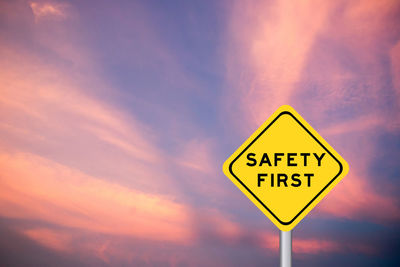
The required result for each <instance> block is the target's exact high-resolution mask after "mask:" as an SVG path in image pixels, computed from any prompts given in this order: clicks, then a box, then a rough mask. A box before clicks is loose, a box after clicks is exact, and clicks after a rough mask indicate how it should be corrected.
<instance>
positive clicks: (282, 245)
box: [279, 231, 292, 267]
mask: <svg viewBox="0 0 400 267" xmlns="http://www.w3.org/2000/svg"><path fill="white" fill-rule="evenodd" d="M279 252H280V256H281V264H280V266H281V267H292V231H288V232H284V231H280V235H279Z"/></svg>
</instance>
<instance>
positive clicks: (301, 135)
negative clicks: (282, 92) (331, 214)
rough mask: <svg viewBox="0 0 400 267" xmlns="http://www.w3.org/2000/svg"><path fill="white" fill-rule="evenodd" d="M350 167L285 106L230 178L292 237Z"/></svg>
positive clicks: (239, 158)
mask: <svg viewBox="0 0 400 267" xmlns="http://www.w3.org/2000/svg"><path fill="white" fill-rule="evenodd" d="M348 169H349V167H348V165H347V163H346V161H345V160H344V159H343V158H342V157H341V156H340V155H339V154H338V153H337V152H336V151H335V150H334V149H333V148H332V147H331V146H330V145H329V144H328V143H327V142H326V141H325V140H324V139H323V138H322V137H321V136H320V135H319V134H318V133H317V132H316V131H315V130H314V129H313V128H312V127H311V126H310V125H309V124H308V123H307V122H306V121H305V120H304V119H303V118H302V117H301V116H300V115H299V114H298V113H297V112H296V111H295V110H294V109H293V108H292V107H290V106H287V105H285V106H281V107H280V108H279V109H278V110H277V111H275V113H274V114H272V116H271V117H270V118H268V120H267V121H266V122H264V123H263V124H262V125H261V126H260V127H259V128H258V129H257V130H256V131H255V132H254V133H253V134H252V135H251V136H250V137H249V138H248V139H247V140H246V141H245V142H244V143H243V144H242V145H241V146H240V147H239V148H238V149H237V150H236V151H235V152H234V153H233V154H232V155H231V156H230V157H229V158H228V159H227V160H226V161H225V163H224V166H223V171H224V173H225V175H226V176H228V177H229V179H231V181H232V182H233V183H234V184H235V185H236V186H237V187H238V188H239V189H240V190H241V191H242V192H243V193H244V194H245V195H246V196H247V197H248V198H249V199H250V200H251V201H252V202H253V203H254V204H255V205H256V206H257V207H258V208H259V209H260V210H261V211H262V212H263V213H264V214H265V215H266V216H267V217H268V218H269V219H270V220H271V221H272V222H273V223H274V224H275V225H276V226H277V227H278V228H279V229H280V230H282V231H290V230H292V229H293V227H295V226H296V225H297V224H298V223H299V222H300V221H301V220H302V219H303V218H304V216H306V215H307V214H308V213H309V212H310V211H311V210H312V209H313V208H314V207H315V205H317V204H318V202H320V201H321V200H322V199H323V198H324V197H325V196H326V194H328V193H329V191H331V190H332V189H333V188H334V187H335V186H336V184H337V183H338V182H339V181H340V180H341V179H342V178H343V177H344V176H345V175H346V174H347V172H348Z"/></svg>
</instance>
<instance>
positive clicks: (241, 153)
mask: <svg viewBox="0 0 400 267" xmlns="http://www.w3.org/2000/svg"><path fill="white" fill-rule="evenodd" d="M285 114H287V115H290V116H291V117H292V118H293V119H294V120H295V121H296V122H297V123H298V124H300V126H301V127H303V129H304V130H305V131H306V132H307V133H308V134H309V135H310V136H311V137H312V138H314V140H315V141H317V143H318V144H319V145H320V146H322V147H323V148H324V149H325V151H326V152H327V153H328V154H329V155H331V157H332V158H334V159H335V160H336V162H337V163H338V164H339V166H340V169H339V173H338V174H336V176H335V177H333V179H332V180H331V181H330V182H329V183H328V184H327V185H326V186H325V187H324V188H322V190H321V191H320V192H319V193H318V194H317V195H316V196H315V197H314V198H313V199H311V201H310V202H308V204H307V205H306V206H305V207H304V208H303V209H302V210H301V211H300V212H299V213H297V215H296V216H294V217H293V219H291V220H290V221H288V222H283V221H281V220H280V219H279V218H278V217H277V216H276V215H275V214H274V213H273V212H272V211H271V210H270V209H269V208H268V207H267V205H266V204H265V203H263V202H262V201H261V200H260V199H259V198H258V197H257V196H256V195H255V194H254V193H253V192H252V191H251V190H250V189H249V188H248V187H247V186H246V185H245V184H244V183H243V182H242V181H241V180H240V179H239V178H238V177H237V176H236V175H235V174H234V173H233V171H232V166H233V164H234V163H235V161H236V160H238V159H239V158H240V156H242V155H243V153H244V152H245V151H246V150H247V149H248V148H249V147H250V146H251V145H253V144H254V142H255V141H257V139H258V138H259V137H260V136H261V135H263V134H264V132H265V131H266V130H268V128H269V127H271V125H272V124H274V123H275V122H276V120H277V119H278V118H279V117H281V116H282V115H285ZM342 171H343V166H342V163H340V161H339V160H338V159H337V158H336V157H335V156H334V155H333V154H332V153H331V152H330V151H329V150H328V149H327V148H326V147H325V146H324V145H323V144H322V143H321V142H320V141H319V140H318V139H317V138H316V137H315V136H314V135H313V134H312V133H311V132H310V131H309V130H308V129H307V128H306V127H305V126H304V125H303V124H302V123H301V122H300V121H299V120H298V119H297V118H296V116H294V115H293V114H292V113H290V112H289V111H283V112H281V113H280V114H279V115H278V116H276V118H275V119H274V120H273V121H272V122H271V123H270V124H268V125H267V127H265V129H264V130H262V131H261V133H260V134H259V135H258V136H257V137H256V138H254V140H253V141H251V142H250V144H248V145H247V147H246V148H245V149H244V150H243V151H242V152H240V154H239V155H238V156H237V157H236V158H235V159H234V160H233V161H232V162H231V164H229V172H230V173H231V174H232V175H233V177H235V179H236V180H237V181H238V182H239V183H240V184H241V185H242V186H243V187H244V188H246V190H247V191H248V192H249V193H250V194H251V195H252V196H253V197H254V198H255V199H256V200H257V201H258V202H259V203H260V204H261V205H262V206H263V207H264V208H265V209H266V210H267V211H268V212H269V213H271V214H272V216H274V218H275V219H276V220H277V221H278V222H280V223H281V224H283V225H289V224H291V223H292V222H293V221H294V220H296V218H297V217H299V215H300V214H301V213H302V212H303V211H304V210H305V209H306V208H307V207H308V206H310V205H311V203H312V202H313V201H314V200H315V199H316V198H317V197H318V196H319V195H321V194H322V192H323V191H325V189H326V188H328V186H329V185H330V184H332V183H333V181H335V180H336V178H337V177H338V176H339V175H340V174H341V173H342Z"/></svg>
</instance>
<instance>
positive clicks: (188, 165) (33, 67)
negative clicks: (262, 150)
mask: <svg viewBox="0 0 400 267" xmlns="http://www.w3.org/2000/svg"><path fill="white" fill-rule="evenodd" d="M234 2H235V3H233V2H230V1H22V0H21V1H19V0H16V1H6V0H0V70H1V71H0V90H1V92H0V112H1V114H2V116H1V117H0V170H1V172H0V234H1V236H2V237H3V238H2V239H1V241H0V265H2V266H3V265H4V266H249V265H251V266H277V265H278V262H279V255H278V240H279V235H278V234H279V231H278V229H277V228H276V227H275V226H274V225H273V224H272V223H271V222H270V221H269V220H268V219H267V218H266V217H265V216H264V215H263V214H262V212H261V211H259V210H258V209H257V208H256V207H255V206H254V204H252V203H251V202H250V201H249V200H248V199H247V197H246V196H245V195H243V194H242V193H241V192H240V191H239V190H238V189H237V188H236V187H235V186H234V185H233V184H232V183H231V182H230V181H229V179H228V178H227V177H225V176H224V174H223V173H222V164H223V162H224V161H225V160H226V159H227V158H228V156H229V155H231V154H232V153H233V152H234V151H235V150H236V149H237V148H238V147H239V145H240V144H242V143H243V142H244V141H245V140H246V139H247V137H248V136H250V134H251V133H253V132H254V131H255V130H256V129H257V128H258V127H259V126H260V125H261V124H262V123H263V122H264V121H265V120H266V119H267V118H268V117H269V116H270V115H271V114H272V112H273V111H275V110H276V109H277V108H278V107H279V106H281V105H283V104H289V105H291V106H293V107H294V108H295V109H296V110H297V111H298V112H299V113H300V114H301V115H302V116H303V117H304V119H305V120H307V121H308V122H309V123H310V125H311V126H312V127H313V128H314V129H315V130H316V131H318V132H319V133H320V134H321V135H322V136H323V137H324V139H325V140H326V141H327V142H328V143H329V144H330V145H332V147H333V148H334V149H335V150H336V151H337V152H338V153H339V154H340V155H342V156H343V158H345V159H346V161H347V162H348V164H349V166H350V172H349V174H348V175H347V176H346V177H345V178H344V179H343V181H341V182H340V183H339V184H338V185H337V186H336V188H335V189H334V190H332V192H330V193H329V194H328V196H327V197H326V198H325V199H324V200H322V201H321V202H320V204H319V205H318V206H317V207H316V208H315V209H314V210H312V211H311V212H310V214H309V215H308V216H307V217H306V218H305V219H304V220H303V221H302V222H300V223H299V224H298V225H297V226H296V228H295V229H294V231H293V238H294V240H293V251H294V254H293V257H294V259H293V262H294V264H295V265H296V266H321V265H324V266H327V267H328V266H399V265H400V257H399V256H398V250H399V249H400V241H399V240H400V228H399V223H400V198H399V193H398V192H399V190H400V182H399V176H400V165H399V164H398V159H399V158H400V119H399V118H400V27H399V26H398V25H400V4H399V1H398V0H380V1H378V0H376V1H372V0H371V1H363V0H359V1H354V0H351V1H344V0H343V1H342V0H339V1H316V0H309V1H301V3H300V2H299V3H296V2H295V1H289V0H278V1H234Z"/></svg>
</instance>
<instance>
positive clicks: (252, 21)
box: [227, 0, 332, 125]
mask: <svg viewBox="0 0 400 267" xmlns="http://www.w3.org/2000/svg"><path fill="white" fill-rule="evenodd" d="M331 5H332V4H330V3H329V2H324V1H302V2H301V3H293V2H291V1H286V0H281V1H275V2H273V3H271V2H256V1H250V2H242V3H236V5H235V6H234V8H233V12H232V15H231V21H230V22H231V24H230V33H229V34H230V38H232V39H233V40H234V42H233V45H232V47H231V49H230V50H228V55H227V62H228V63H227V67H228V80H229V81H231V84H232V86H233V88H230V90H231V89H234V90H236V93H237V97H234V100H232V101H237V102H239V105H240V106H241V110H242V111H243V112H244V115H243V116H244V117H246V119H247V120H250V123H255V124H257V125H259V124H261V123H262V122H263V121H264V120H265V116H266V114H270V113H272V112H273V111H274V110H275V109H276V108H278V107H279V106H281V105H283V104H290V103H291V102H292V101H291V96H292V94H293V91H294V90H295V89H296V84H297V83H298V82H299V81H300V79H301V75H302V71H303V69H304V65H305V64H306V63H307V58H308V55H309V54H310V53H311V52H312V51H311V48H312V46H313V45H314V42H315V39H316V37H317V35H318V33H319V32H320V31H321V30H323V28H324V25H325V23H326V20H327V19H328V15H329V10H330V9H331ZM316 9H318V12H315V10H316ZM238 58H240V59H241V61H239V62H238V60H239V59H238ZM232 95H233V96H235V94H232Z"/></svg>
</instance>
